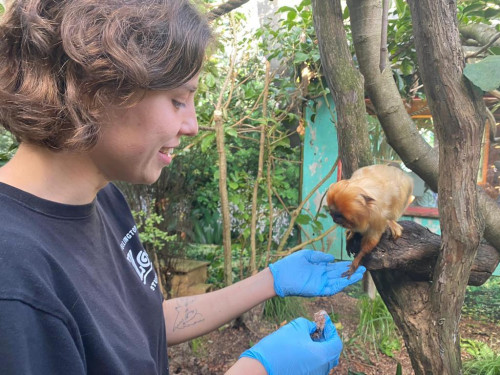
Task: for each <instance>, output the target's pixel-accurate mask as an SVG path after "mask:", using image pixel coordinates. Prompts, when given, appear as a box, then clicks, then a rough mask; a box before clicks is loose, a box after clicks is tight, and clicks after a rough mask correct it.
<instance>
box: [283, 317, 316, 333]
mask: <svg viewBox="0 0 500 375" xmlns="http://www.w3.org/2000/svg"><path fill="white" fill-rule="evenodd" d="M288 324H289V325H291V326H293V327H294V328H295V329H296V330H297V331H299V332H307V334H309V335H310V334H312V333H313V332H314V331H316V323H314V322H311V321H310V320H308V319H306V318H303V317H300V318H297V319H295V320H292V321H291V322H290V323H288ZM285 327H286V326H285Z"/></svg>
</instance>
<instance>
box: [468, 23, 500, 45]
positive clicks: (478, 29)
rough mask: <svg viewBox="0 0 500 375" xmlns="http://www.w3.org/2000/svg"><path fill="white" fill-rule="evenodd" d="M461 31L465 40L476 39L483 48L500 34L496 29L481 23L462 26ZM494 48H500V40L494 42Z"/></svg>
mask: <svg viewBox="0 0 500 375" xmlns="http://www.w3.org/2000/svg"><path fill="white" fill-rule="evenodd" d="M459 30H460V33H461V34H462V36H463V37H464V38H465V39H474V40H476V41H478V42H479V44H481V45H483V46H484V45H485V44H487V43H488V42H489V41H490V40H491V38H493V37H494V36H495V35H497V34H498V32H497V31H496V30H495V28H494V27H492V26H489V25H484V24H480V23H479V24H469V25H461V26H460V27H459ZM493 47H500V40H497V41H496V42H494V43H493Z"/></svg>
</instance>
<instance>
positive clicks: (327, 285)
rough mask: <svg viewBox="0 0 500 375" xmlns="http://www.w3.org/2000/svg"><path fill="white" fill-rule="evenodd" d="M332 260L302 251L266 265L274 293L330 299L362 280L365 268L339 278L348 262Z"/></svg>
mask: <svg viewBox="0 0 500 375" xmlns="http://www.w3.org/2000/svg"><path fill="white" fill-rule="evenodd" d="M334 259H335V257H334V256H333V255H331V254H325V253H322V252H321V251H314V250H301V251H297V252H296V253H293V254H291V255H289V256H287V257H285V258H283V259H281V260H279V261H277V262H276V263H272V264H270V265H269V268H270V269H271V272H272V274H273V278H274V290H275V292H276V294H277V295H278V296H280V297H285V296H302V297H316V296H331V295H332V294H335V293H338V292H340V291H341V290H342V289H344V288H345V287H346V286H348V285H351V284H354V283H356V282H358V281H359V280H361V278H362V277H363V273H364V272H365V271H366V268H365V267H363V266H359V268H358V269H357V270H356V271H355V272H354V273H353V274H352V275H351V277H350V278H349V279H348V278H347V277H342V274H343V273H344V272H346V271H347V270H348V269H349V266H350V265H351V262H335V263H332V262H333V260H334Z"/></svg>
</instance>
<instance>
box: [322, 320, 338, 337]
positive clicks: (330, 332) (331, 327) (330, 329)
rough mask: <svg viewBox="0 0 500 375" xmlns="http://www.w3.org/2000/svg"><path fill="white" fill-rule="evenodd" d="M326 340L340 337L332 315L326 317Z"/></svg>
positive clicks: (324, 334)
mask: <svg viewBox="0 0 500 375" xmlns="http://www.w3.org/2000/svg"><path fill="white" fill-rule="evenodd" d="M322 336H323V337H324V338H325V340H332V339H334V338H335V337H337V336H338V334H337V329H336V328H335V324H333V322H332V320H331V319H330V315H325V327H324V328H323V335H322Z"/></svg>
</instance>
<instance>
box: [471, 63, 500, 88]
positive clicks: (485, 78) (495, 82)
mask: <svg viewBox="0 0 500 375" xmlns="http://www.w3.org/2000/svg"><path fill="white" fill-rule="evenodd" d="M464 75H465V76H466V77H467V78H468V79H469V81H471V82H472V83H473V84H474V85H476V86H477V87H479V88H480V89H481V90H483V91H492V90H495V89H497V88H498V87H500V56H496V55H495V56H488V57H487V58H485V59H484V60H482V61H480V62H478V63H475V64H467V66H466V67H465V69H464Z"/></svg>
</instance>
